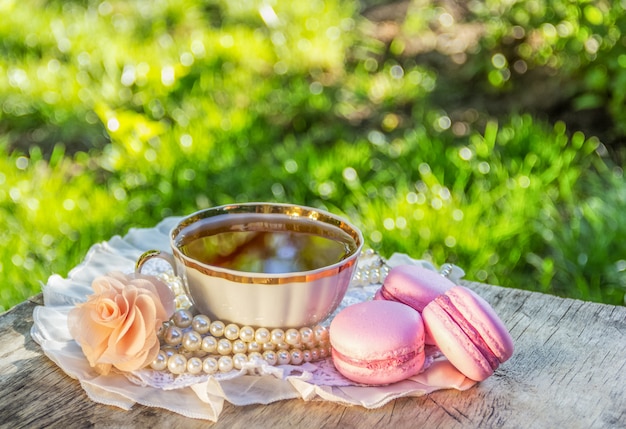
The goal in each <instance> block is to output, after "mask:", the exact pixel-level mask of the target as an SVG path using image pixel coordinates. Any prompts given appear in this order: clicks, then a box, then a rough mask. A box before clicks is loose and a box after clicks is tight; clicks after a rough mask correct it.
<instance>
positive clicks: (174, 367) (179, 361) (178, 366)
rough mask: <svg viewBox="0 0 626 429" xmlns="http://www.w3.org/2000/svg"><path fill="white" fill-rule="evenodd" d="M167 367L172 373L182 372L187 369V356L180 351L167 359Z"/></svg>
mask: <svg viewBox="0 0 626 429" xmlns="http://www.w3.org/2000/svg"><path fill="white" fill-rule="evenodd" d="M167 369H169V370H170V372H171V373H172V374H182V373H184V372H185V370H186V369H187V358H186V357H185V356H183V355H181V354H179V353H177V354H175V355H173V356H170V358H169V359H168V360H167Z"/></svg>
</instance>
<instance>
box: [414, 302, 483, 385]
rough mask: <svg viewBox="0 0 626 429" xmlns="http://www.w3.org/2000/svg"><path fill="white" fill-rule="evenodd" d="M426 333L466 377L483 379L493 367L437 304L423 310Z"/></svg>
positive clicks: (477, 379)
mask: <svg viewBox="0 0 626 429" xmlns="http://www.w3.org/2000/svg"><path fill="white" fill-rule="evenodd" d="M422 315H423V317H424V324H425V326H426V335H428V336H430V337H431V338H433V340H434V342H435V343H436V344H437V346H438V347H439V349H440V350H441V353H443V355H444V356H445V357H446V358H447V359H448V360H449V361H450V363H451V364H452V365H454V366H455V367H456V368H457V369H458V370H459V371H460V372H462V373H463V374H465V376H467V377H468V378H471V379H472V380H476V381H483V380H485V379H486V378H487V377H489V376H490V375H491V374H493V369H492V368H491V365H490V364H489V362H488V361H487V359H486V358H485V357H484V356H483V355H482V353H481V352H480V351H479V350H478V348H476V346H475V345H474V343H473V342H472V340H470V338H469V337H468V336H467V335H466V334H465V332H463V330H462V329H461V328H460V327H459V325H457V323H456V322H455V321H454V320H452V318H451V317H450V315H448V313H446V312H445V311H444V310H443V309H442V308H441V307H440V306H439V305H437V304H436V303H434V302H433V303H432V304H430V305H428V306H427V307H426V308H425V309H424V312H423V314H422Z"/></svg>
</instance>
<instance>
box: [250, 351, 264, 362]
mask: <svg viewBox="0 0 626 429" xmlns="http://www.w3.org/2000/svg"><path fill="white" fill-rule="evenodd" d="M259 359H263V355H262V354H261V353H259V352H252V353H248V362H254V361H256V360H259Z"/></svg>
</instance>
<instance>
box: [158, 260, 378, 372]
mask: <svg viewBox="0 0 626 429" xmlns="http://www.w3.org/2000/svg"><path fill="white" fill-rule="evenodd" d="M388 273H389V267H388V266H387V264H386V261H385V260H384V259H383V258H382V257H381V256H380V255H379V254H378V253H376V252H375V251H373V250H371V249H368V250H365V251H363V252H362V254H361V256H360V257H359V265H358V267H357V270H356V272H355V274H354V277H353V278H352V281H351V283H352V284H353V285H354V286H367V285H370V284H377V283H382V282H383V280H384V279H385V277H386V276H387V274H388ZM164 280H166V282H167V283H168V284H171V283H173V284H172V286H173V290H174V291H175V294H176V302H177V306H178V307H179V309H178V310H176V311H175V312H174V314H173V315H172V317H171V318H170V320H169V321H167V322H165V323H163V325H162V326H161V329H159V331H158V333H157V334H158V338H159V341H160V342H161V348H160V350H159V353H158V354H157V357H156V358H155V359H154V360H153V361H152V363H151V364H150V367H151V368H152V369H154V370H156V371H166V370H167V371H169V372H171V373H172V374H175V375H179V374H184V373H189V374H192V375H198V374H202V373H205V374H215V373H217V372H230V371H232V370H234V369H236V370H241V369H243V368H245V367H246V366H248V363H251V364H252V365H251V366H254V364H256V365H262V364H263V363H265V364H267V365H271V366H274V365H288V364H291V365H301V364H302V363H305V362H315V361H318V360H321V359H325V358H327V357H328V356H330V353H331V350H330V343H329V340H328V329H327V328H326V327H325V326H323V325H317V326H314V327H304V328H300V329H295V328H290V329H286V330H283V329H271V330H270V329H267V328H256V329H254V328H253V327H251V326H243V327H240V326H238V325H236V324H234V323H229V324H226V323H224V322H222V321H220V320H214V321H211V320H210V318H209V317H207V316H206V315H203V314H196V315H193V314H192V312H191V311H190V310H189V309H188V308H189V306H190V305H189V304H190V303H189V302H188V298H187V297H186V296H185V295H184V293H182V291H180V285H177V283H178V282H179V279H173V278H171V277H170V276H167V275H165V279H164ZM177 286H178V287H177Z"/></svg>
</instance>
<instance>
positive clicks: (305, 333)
mask: <svg viewBox="0 0 626 429" xmlns="http://www.w3.org/2000/svg"><path fill="white" fill-rule="evenodd" d="M314 339H315V337H314V333H313V329H311V328H306V327H305V328H300V341H302V342H303V343H305V344H306V343H310V342H312V341H314Z"/></svg>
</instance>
